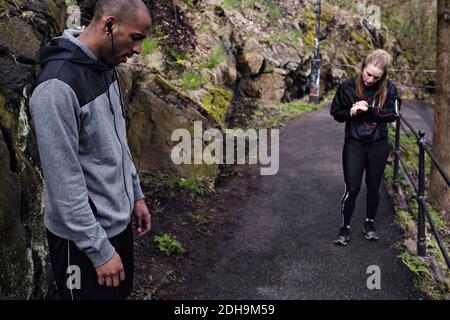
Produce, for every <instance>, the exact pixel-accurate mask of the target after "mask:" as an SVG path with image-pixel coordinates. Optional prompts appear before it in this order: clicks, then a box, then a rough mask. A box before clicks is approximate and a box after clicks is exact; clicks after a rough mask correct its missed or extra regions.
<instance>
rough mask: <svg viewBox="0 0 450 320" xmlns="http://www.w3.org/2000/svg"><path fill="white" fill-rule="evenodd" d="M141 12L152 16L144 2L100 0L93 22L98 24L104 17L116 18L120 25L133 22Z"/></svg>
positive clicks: (138, 0) (134, 0) (139, 0)
mask: <svg viewBox="0 0 450 320" xmlns="http://www.w3.org/2000/svg"><path fill="white" fill-rule="evenodd" d="M141 10H142V11H144V12H146V13H148V15H149V16H150V12H149V10H148V8H147V6H146V5H145V4H144V3H143V2H142V0H98V1H97V3H96V4H95V9H94V17H93V19H92V20H93V21H95V22H98V21H100V19H101V18H102V17H104V16H114V17H115V18H116V19H117V21H118V22H119V23H120V22H128V21H133V20H134V19H135V18H136V17H137V15H138V12H139V11H141Z"/></svg>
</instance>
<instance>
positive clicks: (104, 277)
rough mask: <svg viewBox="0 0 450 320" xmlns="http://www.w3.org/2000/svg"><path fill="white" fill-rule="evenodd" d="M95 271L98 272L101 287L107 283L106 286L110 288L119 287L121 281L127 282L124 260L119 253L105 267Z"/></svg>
mask: <svg viewBox="0 0 450 320" xmlns="http://www.w3.org/2000/svg"><path fill="white" fill-rule="evenodd" d="M95 271H97V276H98V284H99V285H101V286H103V285H104V284H105V282H106V286H108V287H111V286H114V287H118V286H119V285H120V281H123V280H125V270H124V269H123V264H122V259H120V256H119V254H118V253H117V252H116V253H114V255H113V256H112V258H111V259H109V260H108V262H106V263H105V264H104V265H102V266H100V267H97V268H95Z"/></svg>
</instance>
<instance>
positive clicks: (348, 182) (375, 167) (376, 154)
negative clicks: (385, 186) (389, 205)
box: [341, 139, 389, 226]
mask: <svg viewBox="0 0 450 320" xmlns="http://www.w3.org/2000/svg"><path fill="white" fill-rule="evenodd" d="M388 155H389V145H388V142H387V141H386V140H384V141H376V142H373V143H369V144H367V143H363V142H360V141H357V140H353V139H346V140H345V144H344V150H343V152H342V163H343V167H344V180H345V192H344V195H343V196H342V200H341V215H342V220H343V221H342V223H343V225H345V226H349V225H350V220H351V218H352V215H353V210H354V209H355V202H356V198H357V196H358V193H359V189H360V187H361V180H362V176H363V173H364V171H365V172H366V187H367V203H366V206H367V207H366V208H367V211H366V217H367V219H371V220H373V219H374V218H375V215H376V213H377V210H378V205H379V203H380V190H379V189H380V183H381V179H382V178H383V172H384V168H385V167H386V162H387V158H388Z"/></svg>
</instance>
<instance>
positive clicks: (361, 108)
mask: <svg viewBox="0 0 450 320" xmlns="http://www.w3.org/2000/svg"><path fill="white" fill-rule="evenodd" d="M368 109H369V105H368V104H367V101H364V100H362V101H358V102H355V103H354V104H353V106H352V108H351V109H350V116H351V117H353V116H355V115H357V114H358V113H359V112H366V111H367V110H368Z"/></svg>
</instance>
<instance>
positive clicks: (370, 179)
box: [330, 49, 401, 245]
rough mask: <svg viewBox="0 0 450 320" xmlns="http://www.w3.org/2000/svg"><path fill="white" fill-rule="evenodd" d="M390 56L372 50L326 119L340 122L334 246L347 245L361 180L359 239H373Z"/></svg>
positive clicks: (391, 99) (394, 105)
mask: <svg viewBox="0 0 450 320" xmlns="http://www.w3.org/2000/svg"><path fill="white" fill-rule="evenodd" d="M390 60H391V58H390V56H389V54H388V53H387V52H386V51H384V50H380V49H378V50H375V51H374V52H372V53H371V54H369V55H368V56H367V58H366V59H365V61H364V63H363V64H362V66H361V71H360V73H359V75H358V76H357V78H356V79H351V80H346V81H344V82H343V83H342V84H341V85H340V86H339V87H338V89H337V92H336V95H335V97H334V100H333V103H332V105H331V111H330V113H331V115H332V116H333V117H334V119H335V120H336V121H338V122H345V143H344V149H343V153H342V162H343V169H344V181H345V192H344V195H343V196H342V199H341V215H342V225H341V227H340V228H339V233H338V235H337V237H336V238H335V239H334V240H333V242H334V243H335V244H339V245H347V244H348V241H350V220H351V217H352V214H353V210H354V208H355V201H356V198H357V196H358V193H359V189H360V187H361V180H362V177H363V173H364V172H365V175H366V186H367V204H366V205H367V211H366V219H365V223H364V234H365V238H366V239H367V240H378V239H379V236H378V234H377V232H376V230H375V227H374V219H375V215H376V213H377V210H378V205H379V202H380V192H379V187H380V183H381V179H382V177H383V172H384V168H385V167H386V162H387V158H388V155H389V146H388V141H387V127H386V123H387V122H392V121H395V120H396V119H397V117H398V110H399V106H400V102H401V100H400V98H399V95H398V93H397V89H396V87H395V85H394V84H393V83H392V82H391V81H390V80H388V79H387V69H388V66H389V65H390Z"/></svg>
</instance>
